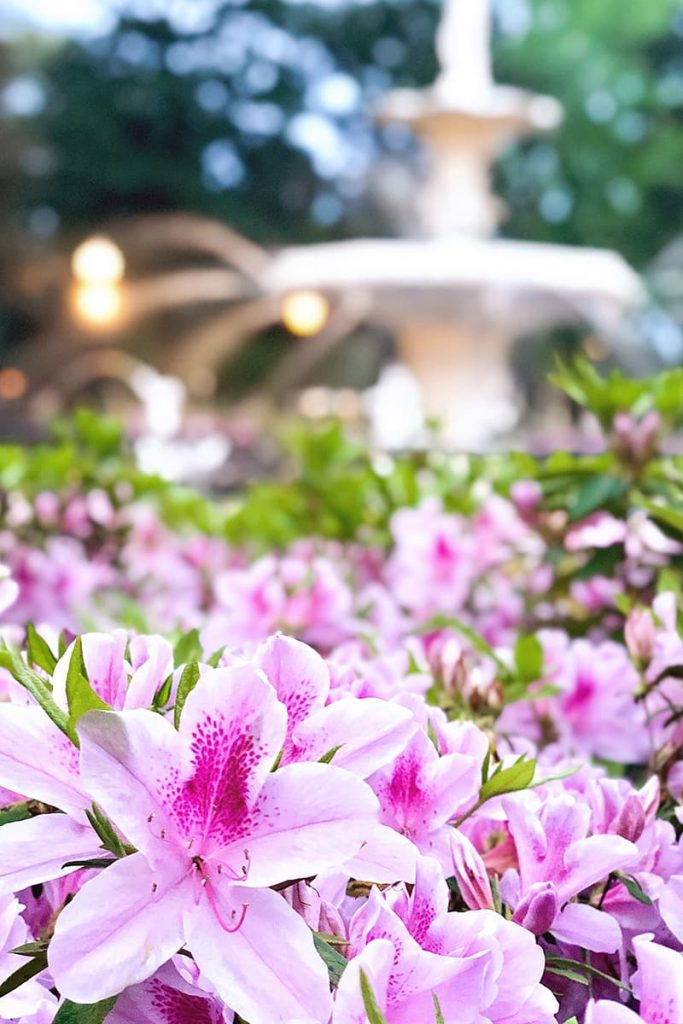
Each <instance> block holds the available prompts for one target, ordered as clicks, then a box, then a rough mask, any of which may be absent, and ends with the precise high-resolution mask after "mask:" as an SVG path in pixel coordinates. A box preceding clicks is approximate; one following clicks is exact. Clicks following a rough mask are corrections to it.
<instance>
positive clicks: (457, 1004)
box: [333, 858, 557, 1024]
mask: <svg viewBox="0 0 683 1024" xmlns="http://www.w3.org/2000/svg"><path fill="white" fill-rule="evenodd" d="M447 908H448V889H447V886H446V884H445V881H444V879H443V875H442V872H441V869H440V867H439V865H438V864H437V863H436V862H435V861H433V860H432V859H431V858H422V859H421V860H420V862H419V865H418V872H417V878H416V884H415V888H414V890H413V892H412V894H411V895H408V893H407V891H406V890H405V889H404V888H403V887H397V888H395V889H389V890H387V891H386V892H385V893H384V894H380V893H379V892H378V890H376V889H373V891H372V892H371V894H370V897H369V899H368V901H367V903H366V904H365V905H364V906H363V907H361V909H360V910H359V911H358V912H357V913H356V914H355V915H354V917H353V919H352V921H351V924H350V927H349V952H350V954H351V957H352V959H351V962H350V964H349V966H348V967H347V968H346V971H345V972H344V974H343V975H342V979H341V983H340V985H339V991H338V993H337V1000H336V1005H335V1012H334V1015H333V1024H348V1022H352V1024H356V1021H358V1022H361V1021H362V1022H365V1020H366V1018H365V1017H364V1016H363V1015H362V999H361V995H360V991H359V988H360V986H359V975H360V970H361V969H362V970H364V971H365V973H366V974H367V976H368V978H369V980H370V983H371V985H372V986H373V990H374V992H375V996H376V998H377V1000H378V1002H379V1004H380V1008H381V1009H382V1011H383V1012H384V1013H385V1015H386V1018H387V1021H388V1022H389V1024H415V1022H417V1021H431V1020H432V1019H433V1018H434V1003H433V996H434V995H436V996H437V998H438V1001H439V1004H440V1007H441V1010H442V1013H443V1016H444V1020H445V1021H446V1024H484V1022H487V1024H554V1019H555V1018H554V1013H555V1010H556V1009H557V1003H556V1002H555V999H554V997H553V996H552V994H551V993H550V992H549V991H548V990H547V989H545V988H544V987H543V986H542V985H541V984H540V980H541V976H542V974H543V969H544V959H543V954H542V952H541V950H540V949H539V948H538V947H537V946H536V944H535V941H534V939H533V937H532V936H531V935H530V934H529V933H528V932H525V931H524V930H523V929H521V928H519V927H518V926H517V925H514V924H512V923H511V922H509V921H505V920H504V919H503V918H502V917H500V916H499V915H497V914H495V913H493V912H492V911H488V910H482V911H468V912H465V913H462V914H453V913H448V912H447Z"/></svg>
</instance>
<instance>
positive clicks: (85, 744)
mask: <svg viewBox="0 0 683 1024" xmlns="http://www.w3.org/2000/svg"><path fill="white" fill-rule="evenodd" d="M78 735H79V737H80V740H81V774H82V776H83V780H84V782H85V785H86V786H87V788H88V792H89V793H90V794H91V796H92V798H93V800H95V802H96V803H98V804H99V805H100V806H101V807H102V808H103V809H104V810H105V811H106V813H107V814H108V815H109V816H110V818H111V819H112V821H113V822H114V824H115V825H116V826H117V827H118V828H120V829H121V830H122V831H123V833H124V834H125V836H126V837H127V838H128V839H129V840H130V841H131V842H132V843H133V845H134V846H136V847H137V849H138V850H141V851H142V852H143V853H144V854H145V855H146V856H148V857H149V858H150V860H153V861H154V862H156V861H157V860H160V861H165V860H167V859H168V857H169V851H170V850H171V849H173V848H175V849H178V848H179V847H180V845H181V843H182V837H181V835H180V833H179V831H178V828H177V824H176V821H175V818H174V816H173V815H172V800H173V798H174V796H175V794H176V792H177V789H178V774H179V768H178V766H179V764H180V759H181V740H180V737H179V736H178V733H177V732H176V731H175V729H174V728H173V726H172V725H171V723H170V722H168V721H166V719H164V718H162V717H161V716H160V715H156V714H154V712H152V711H142V710H136V711H122V712H114V711H90V712H88V713H87V714H85V715H83V717H82V718H81V719H80V722H79V725H78Z"/></svg>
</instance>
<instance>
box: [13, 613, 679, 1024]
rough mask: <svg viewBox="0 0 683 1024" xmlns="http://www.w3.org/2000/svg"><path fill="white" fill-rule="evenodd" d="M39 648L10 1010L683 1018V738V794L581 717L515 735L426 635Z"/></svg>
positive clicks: (299, 1017) (640, 630) (660, 646)
mask: <svg viewBox="0 0 683 1024" xmlns="http://www.w3.org/2000/svg"><path fill="white" fill-rule="evenodd" d="M667 600H668V599H667ZM665 604H666V602H665V601H664V600H662V601H660V604H659V605H658V608H659V613H658V612H657V611H654V612H653V613H651V616H650V618H649V619H647V618H646V617H645V613H643V614H640V613H639V614H638V617H637V618H633V619H632V620H630V628H629V630H628V635H629V636H631V635H632V634H633V633H634V632H635V634H636V635H637V636H638V638H639V640H640V647H639V650H641V653H642V650H643V649H644V646H645V639H647V641H648V651H647V658H646V661H647V665H646V667H644V669H643V671H644V675H645V677H646V678H649V677H652V676H653V675H654V674H656V675H657V678H659V677H660V676H661V675H662V672H666V669H667V667H670V666H671V664H673V663H674V662H676V663H677V660H676V651H675V650H674V646H675V643H678V645H679V647H680V645H681V644H682V643H683V641H681V640H680V639H677V640H676V641H674V636H673V632H672V630H675V625H673V624H672V623H671V622H670V621H669V620H667V619H666V616H665V614H664V613H665V609H664V605H665ZM660 616H663V617H660ZM676 636H677V634H676ZM545 642H546V641H544V643H545ZM548 643H550V641H548ZM575 643H576V644H578V643H580V641H576V642H575ZM181 646H182V645H178V647H177V649H176V650H177V651H178V650H179V649H180V648H181ZM600 646H601V645H598V648H597V649H598V651H600ZM27 650H28V653H27V654H26V656H25V657H24V658H21V657H20V656H19V655H17V654H15V653H12V652H11V651H9V650H6V651H4V652H3V653H2V655H1V660H2V665H3V666H4V670H5V673H6V675H7V691H8V692H7V696H8V699H7V700H6V701H5V702H4V703H3V704H1V705H0V785H2V786H3V787H4V790H5V795H4V799H3V803H4V804H5V806H6V810H5V811H4V812H2V815H3V818H2V821H3V822H4V823H3V824H2V827H0V892H1V893H4V895H2V896H0V900H1V901H2V902H1V903H0V905H1V906H2V908H3V909H2V917H1V918H0V920H2V921H3V922H4V924H3V926H2V930H1V931H0V939H1V943H0V993H3V995H1V996H0V1011H1V1012H2V1014H3V1019H7V1020H12V1021H21V1022H22V1024H34V1022H35V1024H43V1022H48V1021H50V1020H52V1019H55V1020H57V1021H59V1020H60V1017H59V1014H60V1013H62V1012H65V1011H64V1008H68V1009H69V1011H70V1012H71V1010H72V1009H73V1008H74V1007H76V1008H78V1007H83V1006H85V1007H86V1008H87V1009H88V1012H89V1013H92V1012H94V1011H93V1004H96V1008H99V1010H101V1015H100V1017H98V1018H92V1017H89V1018H87V1019H89V1020H90V1019H98V1020H104V1019H106V1020H107V1021H108V1022H110V1024H132V1022H136V1024H139V1022H143V1024H146V1022H149V1024H159V1022H166V1024H176V1022H185V1021H201V1022H204V1021H206V1022H215V1024H217V1022H220V1021H228V1022H229V1021H232V1020H242V1021H248V1022H249V1024H271V1022H273V1024H275V1022H292V1024H293V1022H304V1021H306V1022H315V1024H329V1022H331V1024H352V1022H366V1021H371V1022H374V1021H381V1020H384V1021H386V1022H388V1024H408V1022H417V1021H441V1020H443V1021H445V1022H449V1024H462V1022H463V1021H467V1022H472V1024H554V1022H556V1021H560V1022H564V1021H567V1020H569V1019H570V1018H571V1017H572V1016H576V1017H577V1019H578V1020H584V1019H585V1021H586V1022H593V1024H596V1022H597V1024H601V1022H609V1021H613V1022H617V1024H618V1022H619V1021H638V1020H643V1021H645V1022H646V1024H654V1022H657V1024H666V1022H668V1024H674V1022H679V1021H680V1020H681V1019H683V985H682V984H681V972H680V965H681V963H683V960H681V950H682V949H683V847H682V846H681V843H680V841H679V840H678V838H677V834H676V827H675V823H676V820H677V818H681V817H683V811H682V810H681V808H680V805H677V804H676V800H680V798H681V796H682V795H683V779H682V778H681V772H680V764H675V763H674V764H673V766H671V765H670V766H669V780H670V781H669V783H668V789H667V791H666V794H665V793H664V792H663V787H662V785H661V784H660V780H659V777H658V775H657V774H654V773H653V774H651V775H650V776H649V778H648V780H647V781H646V782H644V783H643V784H641V785H636V784H635V783H634V782H632V781H629V780H628V779H627V778H626V777H622V778H611V777H609V775H608V774H607V772H606V770H605V769H604V768H602V767H598V766H596V765H591V764H590V762H589V761H588V759H587V758H586V757H582V758H579V757H577V756H574V757H573V759H572V757H570V755H569V753H568V751H569V747H568V746H567V745H566V744H565V745H563V744H562V743H561V742H559V741H556V742H555V743H553V744H550V745H548V746H547V747H546V748H544V749H542V748H540V747H539V749H538V750H536V751H533V752H534V753H535V755H536V756H535V757H532V756H531V754H532V750H531V743H530V741H529V740H527V741H526V744H527V751H526V753H522V754H520V753H519V751H518V750H517V749H516V748H514V744H513V743H511V742H510V741H509V740H506V739H505V736H504V732H503V731H501V733H500V735H499V736H498V738H497V740H496V739H494V737H493V735H492V733H491V732H490V730H484V729H482V728H480V726H478V725H477V724H475V723H474V721H471V720H470V721H468V720H464V719H455V720H449V717H448V715H447V714H446V712H445V711H444V710H443V709H442V708H439V707H436V706H434V705H432V704H430V703H428V702H427V701H426V700H425V699H424V697H423V696H422V693H421V690H422V689H423V686H421V685H417V686H415V687H414V686H408V685H405V683H406V679H407V680H409V679H410V678H411V676H417V677H419V678H420V679H422V677H423V676H424V677H427V675H428V673H427V667H426V661H425V668H424V671H415V670H411V668H410V666H407V665H406V664H403V666H401V661H400V659H396V661H395V662H394V663H393V664H392V663H391V662H390V659H389V658H388V656H387V655H386V654H384V653H378V654H376V655H374V656H372V655H370V654H366V655H365V656H364V658H361V657H360V655H359V654H358V653H357V652H356V655H355V656H351V655H349V652H348V644H345V645H342V646H341V647H339V648H337V649H335V650H332V651H330V652H329V653H328V655H327V657H325V658H323V657H322V656H321V655H320V654H319V653H318V652H316V651H315V650H314V649H313V648H312V647H310V646H308V645H306V644H304V643H303V642H301V641H299V640H295V639H293V638H290V637H286V636H284V635H283V634H275V635H273V636H271V637H269V638H268V639H266V640H265V641H260V640H254V641H250V640H245V641H244V643H242V644H241V645H240V646H239V647H238V646H224V647H223V648H222V649H221V650H219V651H217V652H216V653H215V654H214V655H213V656H212V657H211V658H208V659H207V660H204V658H203V657H202V658H200V660H197V661H186V662H180V663H178V664H176V662H177V661H178V654H177V653H176V655H175V657H174V651H173V649H172V647H171V645H170V644H169V642H168V641H167V640H165V639H164V638H162V637H160V636H154V635H131V634H127V633H126V632H124V631H123V630H119V631H115V632H113V633H86V634H83V635H82V636H81V637H79V638H78V639H77V640H75V641H73V642H72V643H71V644H70V645H69V646H68V647H66V648H64V649H63V650H62V652H61V654H60V653H59V652H54V653H53V651H52V650H51V648H50V646H49V644H48V642H47V641H46V640H45V639H44V638H42V637H40V636H39V635H38V634H36V633H35V631H31V632H30V633H29V642H28V649H27ZM556 653H557V659H556V661H557V664H558V665H562V666H563V667H562V670H560V668H559V667H556V668H554V669H553V670H552V674H553V677H554V676H555V675H557V676H558V677H559V676H560V675H561V674H562V673H564V674H565V675H566V676H567V677H568V678H573V677H572V672H573V671H575V672H576V674H577V675H578V676H579V677H580V678H583V676H582V675H581V673H582V672H587V671H588V668H587V667H586V666H585V665H584V666H583V668H581V667H580V666H581V665H583V662H582V660H581V659H582V654H581V651H578V652H573V653H572V655H571V656H570V655H568V653H567V651H566V650H563V651H560V652H556ZM611 654H612V652H611V651H610V650H607V651H606V652H603V653H601V654H600V656H599V657H597V658H596V666H595V667H596V672H595V676H596V678H598V679H599V678H600V676H601V673H607V674H609V672H610V671H612V672H613V673H614V669H613V668H611V669H610V668H606V667H605V665H604V664H603V661H604V662H605V664H607V665H608V666H609V665H610V657H611ZM574 660H575V661H576V665H573V661H574ZM570 663H571V665H570ZM568 666H569V667H568ZM572 666H573V667H572ZM577 666H579V667H577ZM633 672H634V673H636V675H637V670H636V668H635V667H633ZM562 678H563V679H564V675H563V676H562ZM611 678H612V679H613V680H614V679H618V678H619V676H618V672H616V674H612V676H611ZM375 679H376V680H378V682H376V683H375V682H373V680H375ZM562 685H564V684H558V686H557V690H558V691H559V692H558V693H557V694H556V695H555V696H553V697H549V698H542V699H543V700H558V701H560V702H565V704H568V703H570V698H569V697H568V693H569V686H570V683H569V682H567V683H566V688H565V689H562ZM573 685H574V686H575V689H581V687H582V686H583V685H584V684H583V683H580V682H576V681H574V683H573ZM671 685H674V681H672V683H671ZM676 685H678V684H676ZM380 691H382V692H381V696H378V695H376V694H378V693H379V692H380ZM653 695H654V696H656V695H657V694H656V688H655V690H654V692H653ZM596 699H597V698H596ZM605 700H607V698H605ZM530 703H532V704H535V703H536V701H531V702H530ZM512 706H513V707H514V705H512ZM587 706H590V705H587ZM598 706H602V705H598ZM592 713H593V712H592V711H588V712H587V713H586V714H588V715H590V714H592ZM504 719H505V716H503V718H502V719H501V721H504ZM676 727H677V726H676ZM630 728H631V730H632V731H634V732H635V731H637V729H638V725H637V723H636V720H635V718H634V719H633V720H632V721H631V724H630ZM601 729H602V723H601V725H600V729H598V731H597V732H596V735H595V736H594V737H593V745H595V744H596V743H597V744H599V743H600V737H602V736H603V732H602V731H601ZM642 729H643V730H644V731H647V726H646V725H643V726H642ZM666 729H669V730H670V729H671V726H666V727H665V731H666ZM574 735H575V736H580V735H581V733H580V730H575V733H574ZM605 735H607V734H606V733H605ZM667 735H668V734H667ZM674 742H675V741H674V740H673V739H671V740H670V743H674ZM632 749H634V750H635V749H636V748H635V747H634V746H632ZM659 749H660V750H661V749H662V748H661V747H660V748H659ZM645 753H646V752H645ZM664 806H667V807H668V806H671V807H672V808H673V813H672V820H665V818H663V817H662V816H661V815H659V814H658V812H659V811H660V809H661V808H662V807H664ZM13 951H17V952H13ZM22 957H23V958H24V959H23V960H22ZM27 964H29V965H30V969H27ZM99 1010H98V1012H99ZM64 1019H72V1018H66V1017H65V1018H64ZM76 1019H78V1018H76ZM83 1019H86V1018H83Z"/></svg>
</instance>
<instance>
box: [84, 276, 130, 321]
mask: <svg viewBox="0 0 683 1024" xmlns="http://www.w3.org/2000/svg"><path fill="white" fill-rule="evenodd" d="M122 307H123V296H122V292H121V287H120V285H118V284H116V283H113V282H94V283H92V284H79V285H77V286H76V288H75V289H74V292H73V308H74V311H75V313H76V315H77V316H78V318H79V319H80V320H83V322H84V323H85V324H87V325H88V326H89V327H99V328H102V329H106V328H108V327H113V326H114V325H115V324H116V322H117V321H118V320H119V318H120V316H121V310H122Z"/></svg>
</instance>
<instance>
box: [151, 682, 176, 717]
mask: <svg viewBox="0 0 683 1024" xmlns="http://www.w3.org/2000/svg"><path fill="white" fill-rule="evenodd" d="M172 686H173V673H171V675H169V676H166V678H165V679H164V681H163V683H162V684H161V686H160V687H159V689H158V690H157V692H156V693H155V694H154V700H153V701H152V707H153V709H154V710H155V711H161V710H162V709H164V708H165V707H166V705H167V704H168V701H169V698H170V696H171V688H172Z"/></svg>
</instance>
